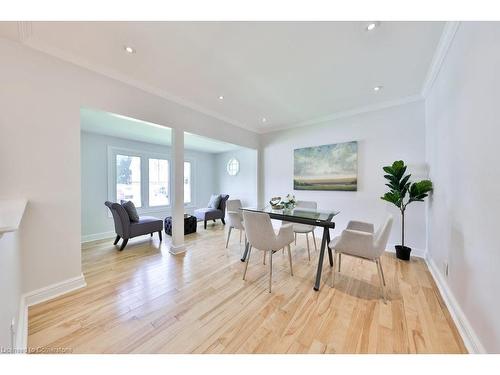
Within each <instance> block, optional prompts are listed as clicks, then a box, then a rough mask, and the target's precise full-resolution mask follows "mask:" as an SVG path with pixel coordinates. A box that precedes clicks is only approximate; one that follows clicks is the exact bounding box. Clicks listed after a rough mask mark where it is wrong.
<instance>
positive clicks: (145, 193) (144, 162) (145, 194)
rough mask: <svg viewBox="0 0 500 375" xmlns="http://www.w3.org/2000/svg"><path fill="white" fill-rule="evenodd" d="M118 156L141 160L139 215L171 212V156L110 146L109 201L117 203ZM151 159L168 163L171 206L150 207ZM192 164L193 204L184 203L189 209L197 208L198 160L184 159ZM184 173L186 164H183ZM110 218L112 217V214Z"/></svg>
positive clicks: (109, 213)
mask: <svg viewBox="0 0 500 375" xmlns="http://www.w3.org/2000/svg"><path fill="white" fill-rule="evenodd" d="M116 155H125V156H137V157H140V158H141V207H137V212H138V213H139V214H148V213H158V212H165V211H170V209H171V207H172V191H173V187H172V160H171V158H170V154H162V153H154V152H147V151H143V150H138V149H130V148H123V147H116V146H111V145H109V146H108V171H107V173H108V200H109V201H111V202H117V200H116V199H117V198H116ZM149 159H163V160H167V161H168V176H169V180H168V196H169V201H170V204H168V205H163V206H153V207H150V206H149ZM184 161H185V162H186V161H187V162H190V163H191V203H184V207H185V208H187V209H190V208H195V207H196V160H195V159H193V158H192V157H186V158H184ZM182 167H183V172H184V163H183V164H182ZM107 211H108V216H109V217H111V212H110V211H109V210H107Z"/></svg>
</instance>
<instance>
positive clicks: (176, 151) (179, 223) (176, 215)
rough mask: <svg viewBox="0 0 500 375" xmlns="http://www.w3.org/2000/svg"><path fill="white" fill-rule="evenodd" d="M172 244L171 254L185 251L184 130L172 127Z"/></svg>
mask: <svg viewBox="0 0 500 375" xmlns="http://www.w3.org/2000/svg"><path fill="white" fill-rule="evenodd" d="M171 159H172V173H171V175H172V189H171V190H172V199H171V207H172V244H171V245H170V250H169V251H170V253H171V254H174V255H175V254H180V253H183V252H185V251H186V246H185V244H184V131H183V130H182V129H176V128H172V152H171Z"/></svg>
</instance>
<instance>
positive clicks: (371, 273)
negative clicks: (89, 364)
mask: <svg viewBox="0 0 500 375" xmlns="http://www.w3.org/2000/svg"><path fill="white" fill-rule="evenodd" d="M165 237H166V238H165V239H164V243H163V244H162V245H161V246H160V244H159V240H158V238H157V236H155V237H154V238H152V239H151V238H150V237H149V236H148V237H141V238H138V239H135V240H131V241H130V242H129V245H128V246H127V248H126V249H125V250H124V251H123V252H119V251H117V247H115V246H113V245H112V243H113V239H110V240H105V241H99V242H94V243H90V244H87V245H85V246H83V249H82V254H83V255H82V259H83V271H84V274H85V278H86V281H87V284H88V286H87V287H86V288H83V289H80V290H78V291H75V292H72V293H70V294H67V295H65V296H62V297H60V298H57V299H54V300H51V301H48V302H45V303H42V304H39V305H37V306H33V307H30V309H29V337H28V345H29V347H52V348H69V349H70V350H71V351H72V352H73V353H157V352H158V353H465V352H466V349H465V347H464V345H463V342H462V340H461V338H460V336H459V334H458V332H457V329H456V328H455V326H454V324H453V321H452V319H451V317H450V314H449V312H448V310H447V309H446V306H445V305H444V302H443V300H442V298H441V296H440V295H439V292H438V290H437V288H436V285H435V284H434V281H433V279H432V277H431V275H430V273H429V271H428V269H427V266H426V264H425V263H424V262H423V260H421V259H418V258H413V259H412V260H411V262H402V261H398V260H397V259H396V258H395V257H394V256H393V255H392V254H389V253H387V254H386V255H384V257H383V258H382V262H383V267H384V271H385V276H386V281H387V291H388V303H387V304H384V303H383V302H382V300H381V299H380V298H379V297H380V290H379V288H378V285H379V284H378V279H377V277H378V276H377V270H376V266H375V265H374V264H373V263H370V262H365V261H362V260H359V259H355V258H351V257H348V256H345V257H343V259H342V273H341V274H340V275H339V274H337V276H336V281H335V282H336V287H335V288H334V289H332V288H330V286H329V280H330V279H329V277H330V267H329V265H328V260H327V259H326V260H325V264H324V272H323V275H324V277H323V279H322V286H321V289H320V291H319V292H314V291H313V289H312V286H313V282H314V276H315V271H316V265H317V257H318V253H316V252H315V251H314V250H313V249H312V250H311V262H308V261H307V251H306V243H305V236H299V239H298V242H297V246H296V247H295V246H293V245H292V255H293V262H294V264H293V265H294V276H293V277H292V276H290V273H289V265H288V258H287V256H286V254H285V255H282V254H281V252H279V253H276V254H275V256H274V257H273V258H274V259H273V266H274V270H273V292H272V294H269V293H268V267H267V266H264V265H263V264H262V253H261V252H259V251H254V252H253V253H254V254H252V258H251V260H250V264H249V267H248V274H247V281H243V280H242V275H243V268H244V263H242V262H241V261H240V260H239V258H240V256H241V253H242V249H243V245H240V244H239V243H238V237H239V236H238V234H237V233H236V234H233V236H232V238H231V241H230V245H229V249H225V232H224V227H223V226H222V225H220V224H218V225H209V226H208V229H207V230H206V231H205V230H203V226H201V227H199V228H198V233H196V234H193V235H189V236H186V240H187V243H188V245H189V248H188V252H187V253H186V255H185V256H179V255H178V256H173V255H170V254H169V253H168V251H167V244H168V242H169V239H170V238H169V237H168V236H165Z"/></svg>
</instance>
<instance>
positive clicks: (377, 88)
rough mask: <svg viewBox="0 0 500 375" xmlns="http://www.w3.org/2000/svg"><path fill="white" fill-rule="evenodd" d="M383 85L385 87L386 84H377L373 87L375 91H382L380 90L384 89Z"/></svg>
mask: <svg viewBox="0 0 500 375" xmlns="http://www.w3.org/2000/svg"><path fill="white" fill-rule="evenodd" d="M383 87H384V86H375V87H374V88H373V91H375V92H377V91H380V90H382V88H383Z"/></svg>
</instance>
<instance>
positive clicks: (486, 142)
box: [426, 22, 500, 353]
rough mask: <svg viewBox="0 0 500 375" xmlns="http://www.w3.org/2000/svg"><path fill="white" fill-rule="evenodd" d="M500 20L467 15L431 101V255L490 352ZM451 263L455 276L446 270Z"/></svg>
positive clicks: (494, 313) (495, 340) (498, 338)
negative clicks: (469, 18)
mask: <svg viewBox="0 0 500 375" xmlns="http://www.w3.org/2000/svg"><path fill="white" fill-rule="evenodd" d="M499 40H500V24H499V23H498V22H497V23H488V22H463V23H461V25H460V27H459V29H458V31H457V33H456V34H455V38H454V40H453V43H452V45H451V47H450V50H449V52H448V54H447V57H446V60H445V61H444V65H443V66H442V68H441V71H440V73H439V76H438V77H437V80H436V82H435V83H434V86H433V88H432V90H431V91H430V94H429V96H428V97H427V102H426V115H427V159H428V162H429V165H430V177H431V178H432V180H433V182H434V187H435V188H434V189H435V190H434V194H433V197H432V200H430V202H429V208H428V221H429V240H428V250H429V257H430V259H431V260H432V262H434V264H435V265H436V267H437V269H438V270H439V272H440V273H441V275H442V276H443V278H444V280H445V282H446V283H447V285H448V288H449V289H450V290H451V292H452V294H453V296H454V298H455V299H456V301H457V303H458V305H459V306H458V307H459V308H460V309H461V310H462V312H463V313H464V314H465V316H466V319H467V320H468V323H469V324H470V325H471V327H472V329H473V331H474V332H475V334H476V335H477V337H478V338H479V341H480V342H481V343H482V344H481V343H480V344H479V346H484V349H486V350H487V351H488V352H495V353H498V352H500V323H499V311H500V300H499V298H498V295H499V291H500V278H499V276H498V275H499V266H500V242H499V240H498V232H499V223H500V220H499V212H500V199H499V192H500V168H499V160H500V158H499V150H500V127H499V124H500V122H499V119H500V106H499V98H500V74H499V67H500V48H499ZM445 263H448V265H449V275H448V277H447V278H446V277H445V276H444V269H445Z"/></svg>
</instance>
